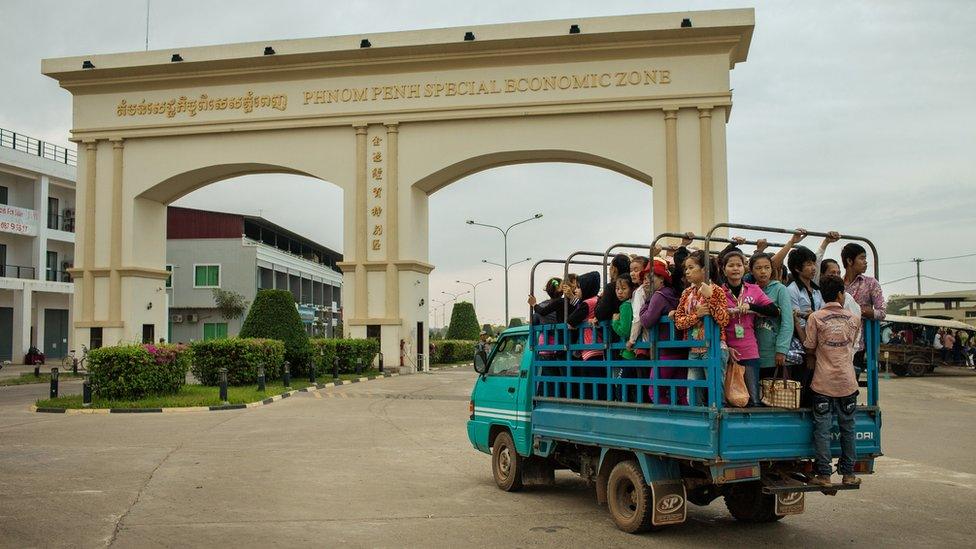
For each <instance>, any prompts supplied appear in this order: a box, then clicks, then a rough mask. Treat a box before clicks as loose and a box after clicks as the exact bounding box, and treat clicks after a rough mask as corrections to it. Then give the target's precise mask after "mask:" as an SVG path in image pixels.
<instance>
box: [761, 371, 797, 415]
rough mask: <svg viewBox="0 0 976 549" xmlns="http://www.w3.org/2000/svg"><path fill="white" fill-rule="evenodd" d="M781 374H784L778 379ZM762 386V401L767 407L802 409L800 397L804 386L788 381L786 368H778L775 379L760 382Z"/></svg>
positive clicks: (774, 375)
mask: <svg viewBox="0 0 976 549" xmlns="http://www.w3.org/2000/svg"><path fill="white" fill-rule="evenodd" d="M779 372H782V376H780V377H778V378H777V377H776V374H778V373H779ZM760 385H761V386H762V399H761V400H762V403H763V404H765V405H766V406H772V407H774V408H786V409H788V410H797V409H799V408H800V395H801V393H802V390H803V385H802V384H801V383H800V382H799V381H794V380H792V379H787V377H786V368H785V367H784V366H777V367H776V373H774V374H773V377H772V378H766V379H764V380H762V381H760Z"/></svg>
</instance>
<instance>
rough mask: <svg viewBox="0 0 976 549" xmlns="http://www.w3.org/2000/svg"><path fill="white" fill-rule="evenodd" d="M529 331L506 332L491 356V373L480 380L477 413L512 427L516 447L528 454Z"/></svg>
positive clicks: (483, 419) (476, 401)
mask: <svg viewBox="0 0 976 549" xmlns="http://www.w3.org/2000/svg"><path fill="white" fill-rule="evenodd" d="M527 339H528V336H527V334H524V333H522V334H511V335H503V336H502V337H501V339H499V340H498V342H497V343H496V344H495V348H494V349H493V350H492V352H491V355H489V357H488V373H487V374H485V376H484V377H482V378H480V379H479V380H478V384H479V389H478V391H476V398H475V403H474V415H475V417H477V418H479V419H481V420H482V421H485V422H488V423H492V424H497V425H505V426H507V427H508V428H509V430H511V432H512V438H513V439H514V441H515V446H516V448H517V449H518V450H519V452H520V453H523V452H524V453H526V454H528V448H529V444H528V432H529V429H528V425H529V417H530V412H529V409H528V406H527V405H526V404H525V398H524V397H525V388H524V387H525V382H526V378H525V377H522V375H521V373H522V372H523V370H524V371H525V372H526V373H528V365H525V366H524V368H523V358H524V357H526V356H528V355H527V354H526V353H525V352H524V350H525V348H526V342H527Z"/></svg>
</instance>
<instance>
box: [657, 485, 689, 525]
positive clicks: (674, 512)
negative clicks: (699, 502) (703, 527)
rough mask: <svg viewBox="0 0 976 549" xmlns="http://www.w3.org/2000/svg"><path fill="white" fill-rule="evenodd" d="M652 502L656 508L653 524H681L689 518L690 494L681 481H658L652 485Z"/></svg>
mask: <svg viewBox="0 0 976 549" xmlns="http://www.w3.org/2000/svg"><path fill="white" fill-rule="evenodd" d="M651 500H652V501H653V502H654V507H653V509H652V514H651V524H652V525H654V526H664V525H666V524H681V523H682V522H684V521H685V519H686V518H687V517H688V494H687V492H686V491H685V484H684V482H682V481H680V480H656V481H654V482H652V483H651Z"/></svg>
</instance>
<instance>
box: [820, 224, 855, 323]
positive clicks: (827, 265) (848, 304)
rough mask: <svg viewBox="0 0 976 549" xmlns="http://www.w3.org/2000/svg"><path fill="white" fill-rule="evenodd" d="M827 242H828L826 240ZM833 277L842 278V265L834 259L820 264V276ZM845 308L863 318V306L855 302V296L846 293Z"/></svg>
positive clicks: (825, 260)
mask: <svg viewBox="0 0 976 549" xmlns="http://www.w3.org/2000/svg"><path fill="white" fill-rule="evenodd" d="M824 242H826V240H824ZM824 275H832V276H840V264H839V263H837V261H835V260H833V259H824V260H823V261H821V262H820V276H824ZM817 280H819V277H818V278H817ZM844 308H845V309H847V310H848V311H851V312H852V313H854V314H855V315H856V316H858V317H860V316H861V306H860V305H858V304H857V301H855V300H854V296H852V295H851V294H849V293H847V292H844Z"/></svg>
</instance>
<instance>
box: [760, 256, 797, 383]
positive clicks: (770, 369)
mask: <svg viewBox="0 0 976 549" xmlns="http://www.w3.org/2000/svg"><path fill="white" fill-rule="evenodd" d="M749 271H750V272H751V273H752V277H753V279H755V281H756V285H757V286H759V287H760V288H762V291H763V292H764V293H765V294H766V297H768V298H769V299H770V301H772V302H773V303H775V304H776V306H777V307H779V316H777V317H775V318H773V317H766V316H764V317H760V318H758V319H757V323H756V341H757V343H758V344H759V372H760V378H765V377H772V376H773V374H774V373H775V372H774V369H775V368H777V367H779V368H785V367H786V353H787V352H788V351H789V349H790V340H791V339H792V338H793V301H792V300H791V299H790V292H789V291H788V290H787V289H786V286H784V285H783V283H782V282H780V281H779V280H774V279H773V262H772V256H770V255H769V254H767V253H758V254H755V255H753V256H752V257H751V258H749Z"/></svg>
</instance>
